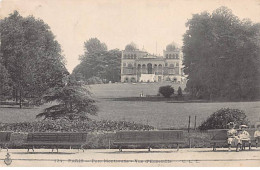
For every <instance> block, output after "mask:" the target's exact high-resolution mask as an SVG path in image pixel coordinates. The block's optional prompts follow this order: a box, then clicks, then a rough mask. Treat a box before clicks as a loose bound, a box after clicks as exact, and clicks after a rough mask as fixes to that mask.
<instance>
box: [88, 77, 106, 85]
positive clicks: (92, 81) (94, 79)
mask: <svg viewBox="0 0 260 170" xmlns="http://www.w3.org/2000/svg"><path fill="white" fill-rule="evenodd" d="M87 84H103V81H102V80H101V78H99V77H96V76H93V77H91V78H89V79H88V80H87Z"/></svg>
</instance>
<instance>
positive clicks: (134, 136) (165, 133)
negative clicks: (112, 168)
mask: <svg viewBox="0 0 260 170" xmlns="http://www.w3.org/2000/svg"><path fill="white" fill-rule="evenodd" d="M116 139H117V141H122V142H123V141H183V139H184V138H183V131H181V130H161V131H119V132H116Z"/></svg>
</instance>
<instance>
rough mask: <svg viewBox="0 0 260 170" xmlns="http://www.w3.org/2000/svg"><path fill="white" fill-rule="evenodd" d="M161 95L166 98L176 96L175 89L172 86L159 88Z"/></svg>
mask: <svg viewBox="0 0 260 170" xmlns="http://www.w3.org/2000/svg"><path fill="white" fill-rule="evenodd" d="M159 93H160V94H162V95H163V96H164V97H166V98H169V97H171V95H173V94H174V88H172V86H170V85H167V86H161V87H160V88H159Z"/></svg>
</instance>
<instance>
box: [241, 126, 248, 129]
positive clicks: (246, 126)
mask: <svg viewBox="0 0 260 170" xmlns="http://www.w3.org/2000/svg"><path fill="white" fill-rule="evenodd" d="M239 128H240V129H242V128H248V126H247V125H240V126H239Z"/></svg>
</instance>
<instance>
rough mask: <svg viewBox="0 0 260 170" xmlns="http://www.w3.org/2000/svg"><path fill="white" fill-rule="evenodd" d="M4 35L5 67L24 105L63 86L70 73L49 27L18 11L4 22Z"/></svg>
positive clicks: (1, 30) (0, 26) (2, 34)
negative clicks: (63, 80) (56, 87)
mask: <svg viewBox="0 0 260 170" xmlns="http://www.w3.org/2000/svg"><path fill="white" fill-rule="evenodd" d="M0 32H1V38H2V39H1V40H2V44H1V49H2V53H3V64H4V66H5V67H6V69H7V70H8V72H9V74H10V77H11V79H12V82H13V86H14V88H15V91H16V94H17V93H19V96H20V101H21V100H23V98H27V99H30V98H40V97H41V96H42V95H43V94H44V93H45V92H46V90H48V89H49V88H53V87H55V86H57V85H62V83H63V82H62V79H63V77H64V75H66V74H67V73H68V72H67V70H66V68H65V66H64V57H63V55H62V54H61V48H60V45H59V44H58V42H57V41H56V40H55V37H54V35H53V34H52V32H51V31H50V28H49V26H48V25H47V24H45V23H44V22H43V21H42V20H39V19H35V18H34V17H33V16H29V17H22V16H20V15H19V13H18V12H17V11H15V12H14V13H12V14H10V16H9V17H7V18H5V19H3V20H2V22H1V25H0Z"/></svg>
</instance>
